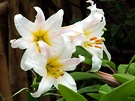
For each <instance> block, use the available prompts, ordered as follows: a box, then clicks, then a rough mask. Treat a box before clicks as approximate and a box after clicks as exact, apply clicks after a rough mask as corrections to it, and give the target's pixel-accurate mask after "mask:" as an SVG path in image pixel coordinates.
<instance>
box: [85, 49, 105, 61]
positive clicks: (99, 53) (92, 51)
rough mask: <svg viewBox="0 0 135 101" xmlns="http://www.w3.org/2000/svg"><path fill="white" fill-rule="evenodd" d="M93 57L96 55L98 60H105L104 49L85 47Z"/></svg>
mask: <svg viewBox="0 0 135 101" xmlns="http://www.w3.org/2000/svg"><path fill="white" fill-rule="evenodd" d="M84 48H85V49H86V50H87V51H88V52H89V53H90V54H91V55H96V56H97V57H98V58H100V59H102V58H103V49H99V48H95V47H84Z"/></svg>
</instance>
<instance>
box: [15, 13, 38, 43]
mask: <svg viewBox="0 0 135 101" xmlns="http://www.w3.org/2000/svg"><path fill="white" fill-rule="evenodd" d="M14 22H15V26H16V29H17V30H18V32H19V34H20V35H21V36H22V37H23V38H24V39H25V40H29V41H32V40H33V34H32V32H34V31H35V29H37V28H36V27H35V25H34V23H33V22H31V21H29V20H28V19H26V18H25V17H23V16H22V15H21V14H17V15H15V17H14Z"/></svg>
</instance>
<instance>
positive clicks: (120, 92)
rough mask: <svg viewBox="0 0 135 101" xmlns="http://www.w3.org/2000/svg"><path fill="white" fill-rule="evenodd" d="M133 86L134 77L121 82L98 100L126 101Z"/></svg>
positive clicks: (134, 86)
mask: <svg viewBox="0 0 135 101" xmlns="http://www.w3.org/2000/svg"><path fill="white" fill-rule="evenodd" d="M134 88H135V79H133V80H130V81H127V82H125V83H124V84H122V85H121V86H119V87H117V88H115V89H113V90H112V91H110V92H109V93H107V94H105V95H104V96H102V97H101V99H100V101H128V97H129V96H130V95H131V94H132V92H133V91H134Z"/></svg>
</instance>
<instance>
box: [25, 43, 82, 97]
mask: <svg viewBox="0 0 135 101" xmlns="http://www.w3.org/2000/svg"><path fill="white" fill-rule="evenodd" d="M65 43H66V41H64V42H63V44H65ZM70 45H71V47H67V46H66V45H63V47H62V48H61V49H60V50H58V51H60V52H59V53H61V54H59V53H57V52H56V54H54V55H53V56H51V57H50V56H48V54H46V55H42V54H41V53H37V55H35V56H33V57H30V58H29V59H27V61H26V65H27V66H29V67H30V68H33V69H34V71H35V72H36V73H38V74H39V75H40V76H42V79H41V82H40V83H39V87H38V90H37V91H36V92H35V93H31V95H32V96H33V97H39V96H40V95H41V94H43V93H45V92H46V91H48V90H49V89H50V88H51V87H52V86H53V85H54V86H55V87H56V88H57V89H58V84H62V85H65V86H67V87H69V88H70V89H72V90H74V91H77V87H76V83H75V81H74V79H73V78H72V77H71V76H70V75H69V74H68V73H67V72H66V71H72V70H74V69H75V68H76V66H77V65H78V64H79V63H80V62H82V61H83V60H84V57H83V56H80V57H79V58H71V56H72V51H71V50H72V44H70ZM46 58H48V59H46Z"/></svg>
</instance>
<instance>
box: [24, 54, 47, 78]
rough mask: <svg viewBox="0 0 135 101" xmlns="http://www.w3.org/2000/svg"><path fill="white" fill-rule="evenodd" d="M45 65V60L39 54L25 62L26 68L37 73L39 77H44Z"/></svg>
mask: <svg viewBox="0 0 135 101" xmlns="http://www.w3.org/2000/svg"><path fill="white" fill-rule="evenodd" d="M46 63H47V58H46V57H45V56H43V55H42V54H41V53H37V54H36V55H34V56H31V57H28V59H27V60H26V62H25V64H26V65H27V66H28V67H31V68H33V69H34V71H35V72H36V73H38V74H39V75H40V76H44V75H46V74H47V70H46Z"/></svg>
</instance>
